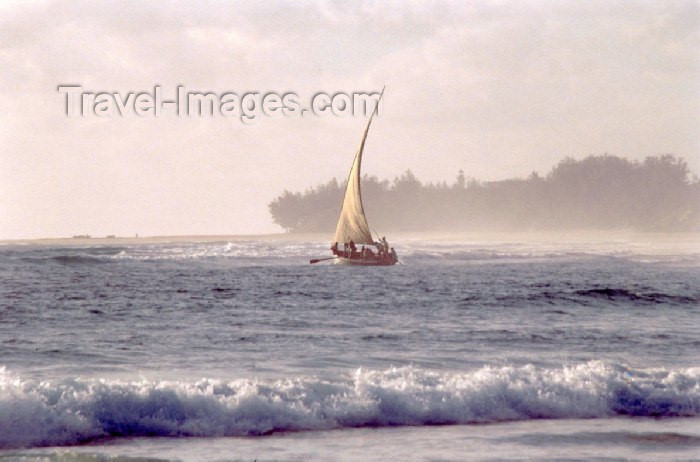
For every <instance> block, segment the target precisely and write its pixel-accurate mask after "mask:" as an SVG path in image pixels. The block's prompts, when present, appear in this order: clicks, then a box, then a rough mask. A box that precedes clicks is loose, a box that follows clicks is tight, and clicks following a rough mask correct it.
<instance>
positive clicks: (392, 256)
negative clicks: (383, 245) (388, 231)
mask: <svg viewBox="0 0 700 462" xmlns="http://www.w3.org/2000/svg"><path fill="white" fill-rule="evenodd" d="M389 256H391V261H393V262H397V261H399V256H398V255H396V250H394V248H393V247H392V248H391V252H389Z"/></svg>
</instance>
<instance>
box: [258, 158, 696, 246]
mask: <svg viewBox="0 0 700 462" xmlns="http://www.w3.org/2000/svg"><path fill="white" fill-rule="evenodd" d="M344 189H345V185H344V184H343V183H340V182H338V181H337V180H336V179H332V180H331V181H329V182H327V183H324V184H321V185H319V186H317V187H315V188H311V189H308V190H307V191H305V192H303V193H299V192H297V193H293V192H290V191H284V192H283V193H282V194H281V195H280V196H278V197H276V198H275V199H274V200H273V201H272V202H271V203H270V204H269V210H270V213H271V215H272V219H273V221H274V222H275V223H276V224H278V225H279V226H281V227H282V228H284V229H285V230H286V231H287V232H329V231H332V230H333V229H334V228H335V224H336V220H337V219H338V212H339V211H340V206H341V201H342V197H343V193H344ZM362 193H363V199H364V204H365V211H366V213H367V216H368V219H369V221H370V223H372V225H373V226H376V227H377V229H381V230H382V232H385V231H476V230H556V229H632V230H640V231H687V230H700V182H699V181H698V179H697V178H691V176H690V172H689V170H688V165H687V163H686V162H685V161H684V160H683V159H681V158H678V157H675V156H673V155H661V156H653V157H648V158H646V159H645V160H644V161H643V162H637V161H630V160H628V159H625V158H621V157H617V156H612V155H607V154H606V155H601V156H589V157H586V158H585V159H582V160H574V159H571V158H565V159H563V160H562V161H560V162H559V163H558V164H557V165H556V166H555V167H554V168H553V169H552V170H551V171H550V172H549V173H548V174H547V175H545V176H544V177H543V176H540V175H539V174H538V173H537V172H532V174H531V175H530V176H528V177H527V178H524V179H523V178H519V179H508V180H503V181H492V182H481V181H478V180H476V179H473V178H468V177H465V175H464V172H462V171H460V172H459V174H458V176H457V178H456V180H455V181H454V183H452V184H447V183H446V182H441V183H422V182H421V181H420V180H419V179H418V178H417V177H416V176H415V175H414V174H413V173H412V172H411V171H410V170H407V171H406V172H405V173H403V174H402V175H400V176H398V177H396V178H395V179H394V180H393V181H391V182H389V181H387V180H379V179H378V178H376V177H374V176H367V175H366V176H364V177H363V179H362Z"/></svg>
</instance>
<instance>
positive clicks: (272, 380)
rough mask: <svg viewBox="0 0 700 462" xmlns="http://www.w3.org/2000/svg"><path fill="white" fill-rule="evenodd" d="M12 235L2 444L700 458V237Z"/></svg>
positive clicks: (324, 454) (0, 402) (121, 450)
mask: <svg viewBox="0 0 700 462" xmlns="http://www.w3.org/2000/svg"><path fill="white" fill-rule="evenodd" d="M392 244H393V245H395V246H396V248H397V250H398V252H399V255H400V257H401V260H402V264H401V265H396V266H393V267H376V268H371V267H370V268H368V267H348V266H340V265H332V264H326V263H319V264H317V265H309V263H308V261H309V259H310V258H318V257H322V256H324V255H326V254H327V253H329V251H328V245H327V243H318V242H301V241H299V242H296V241H290V240H279V241H275V240H270V239H264V240H263V239H261V240H255V239H251V240H235V241H231V242H227V241H222V242H182V243H178V242H174V243H162V244H147V243H145V244H138V243H129V244H114V245H87V246H80V245H23V246H19V245H11V244H8V245H4V246H0V368H1V369H0V460H29V461H34V460H61V461H63V460H66V461H72V460H91V461H94V460H131V459H132V458H136V459H142V458H147V459H149V460H150V459H155V460H185V461H195V460H202V461H204V460H251V461H252V460H256V459H257V460H258V461H262V460H313V459H317V460H509V459H511V460H516V459H517V460H520V459H523V458H525V459H538V460H543V459H552V460H560V459H562V458H564V459H571V460H577V459H581V460H589V459H605V460H625V459H633V460H698V459H699V458H700V249H699V248H698V247H697V245H694V244H687V245H672V244H665V245H656V244H648V243H644V242H641V243H639V242H637V243H630V242H627V241H609V242H602V243H601V242H597V243H586V242H580V241H577V242H576V243H552V242H546V241H539V242H537V241H534V242H516V241H507V242H474V241H465V242H459V241H434V242H431V241H424V240H404V241H399V242H396V243H392Z"/></svg>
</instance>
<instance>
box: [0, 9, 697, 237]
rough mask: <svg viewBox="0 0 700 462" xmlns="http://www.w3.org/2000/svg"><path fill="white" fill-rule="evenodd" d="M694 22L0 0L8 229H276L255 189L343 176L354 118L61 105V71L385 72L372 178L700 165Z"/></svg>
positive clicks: (36, 232) (107, 75)
mask: <svg viewBox="0 0 700 462" xmlns="http://www.w3.org/2000/svg"><path fill="white" fill-rule="evenodd" d="M699 22H700V2H698V1H663V2H655V1H612V0H610V1H603V2H596V1H525V2H522V1H520V2H515V1H497V2H484V1H471V2H467V1H460V2H453V3H451V2H435V3H431V2H415V3H407V2H382V3H370V2H342V3H340V2H338V3H336V2H292V1H286V2H264V3H262V2H261V3H256V2H211V3H208V2H201V1H187V2H184V1H183V2H143V1H114V2H93V1H84V2H81V1H63V2H50V1H48V2H47V1H44V2H31V1H29V2H19V1H18V2H4V3H0V84H1V86H0V104H1V105H2V111H0V238H34V237H49V236H71V235H73V234H83V233H88V234H92V235H93V236H99V235H104V234H118V235H128V236H130V235H133V234H134V233H139V234H140V235H163V234H238V233H261V232H277V231H280V230H279V229H278V228H276V227H275V226H274V225H273V224H272V222H271V220H270V217H269V214H268V211H267V203H268V202H269V201H270V200H271V199H273V198H274V197H275V196H276V195H277V194H279V193H281V192H282V191H283V190H284V189H285V188H286V189H291V190H302V189H304V188H306V187H308V186H313V185H316V184H318V183H319V182H323V181H326V180H328V179H330V178H332V177H334V176H335V177H337V178H339V179H341V178H344V176H345V175H346V174H347V172H348V169H349V167H350V163H351V161H352V156H353V154H354V151H355V149H356V147H357V144H358V142H359V139H360V136H361V132H362V129H363V126H364V123H365V121H364V120H363V119H362V118H352V117H350V118H339V117H324V118H316V117H305V118H262V119H260V120H259V121H258V122H257V123H255V124H253V125H245V124H243V123H241V122H240V121H239V120H237V119H226V118H220V117H219V118H177V117H175V116H174V115H163V116H161V117H160V118H154V117H145V118H139V117H137V116H134V115H131V116H128V117H124V118H117V117H113V118H97V117H94V116H93V117H88V118H80V117H72V118H69V117H67V116H66V114H65V111H64V104H63V96H61V95H60V94H59V93H58V92H57V90H56V88H57V86H58V85H60V84H80V85H82V86H83V87H84V88H85V89H86V90H92V91H110V92H122V93H127V92H130V91H149V90H151V89H152V87H153V86H154V85H156V84H160V85H161V86H162V87H163V89H164V93H166V96H167V97H169V96H170V95H172V94H174V92H175V90H174V89H175V86H176V85H178V84H182V85H185V86H186V87H187V88H188V89H190V90H208V91H216V92H222V91H232V92H236V93H239V94H240V93H244V92H248V91H259V92H269V91H276V92H279V93H284V92H288V91H293V92H296V93H297V94H299V95H300V97H301V98H302V99H305V98H307V97H310V96H311V95H313V94H314V93H316V92H318V91H326V92H331V93H335V92H337V91H345V92H352V91H372V90H379V89H381V87H382V86H383V85H386V86H387V90H386V94H385V98H386V104H385V107H384V113H383V114H382V117H380V118H379V119H378V120H377V121H376V124H374V125H373V128H372V131H371V133H370V136H369V140H368V143H367V147H366V157H365V162H364V163H363V169H364V173H369V174H372V175H377V176H379V177H384V178H393V176H395V175H397V174H399V173H400V172H402V171H404V170H406V169H407V168H410V169H412V170H413V171H414V172H415V173H416V175H417V176H418V177H419V178H420V179H422V180H431V181H435V180H448V181H452V180H453V179H454V177H455V176H456V175H457V172H458V170H459V169H460V168H461V169H464V171H465V173H466V174H467V175H469V176H472V177H476V178H479V179H487V180H490V179H502V178H508V177H513V176H526V175H527V174H529V173H530V172H531V171H533V170H536V171H539V172H540V173H546V172H547V171H548V170H549V169H550V168H551V167H552V166H553V165H554V164H555V163H556V162H557V161H558V160H560V159H561V158H563V157H565V156H571V157H574V158H582V157H585V156H587V155H589V154H603V153H606V152H607V153H610V154H615V155H620V156H626V157H629V158H634V159H643V158H644V157H646V156H649V155H656V154H661V153H673V154H676V155H679V156H682V157H684V158H686V160H688V162H689V165H690V167H691V170H693V171H694V172H695V173H700V150H699V148H700V130H699V128H698V121H699V120H700V79H699V77H698V76H699V75H700V70H699V67H700V56H699V51H698V50H700V46H699V45H700V24H699ZM332 231H333V230H329V234H332Z"/></svg>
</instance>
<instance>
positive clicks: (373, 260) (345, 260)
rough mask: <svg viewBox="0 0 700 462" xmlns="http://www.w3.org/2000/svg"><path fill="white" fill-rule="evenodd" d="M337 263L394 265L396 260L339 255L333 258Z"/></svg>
mask: <svg viewBox="0 0 700 462" xmlns="http://www.w3.org/2000/svg"><path fill="white" fill-rule="evenodd" d="M333 261H334V263H335V264H336V265H350V266H392V265H395V264H396V260H380V259H379V258H345V257H338V258H336V259H335V260H333Z"/></svg>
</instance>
